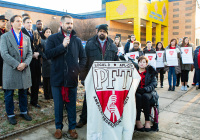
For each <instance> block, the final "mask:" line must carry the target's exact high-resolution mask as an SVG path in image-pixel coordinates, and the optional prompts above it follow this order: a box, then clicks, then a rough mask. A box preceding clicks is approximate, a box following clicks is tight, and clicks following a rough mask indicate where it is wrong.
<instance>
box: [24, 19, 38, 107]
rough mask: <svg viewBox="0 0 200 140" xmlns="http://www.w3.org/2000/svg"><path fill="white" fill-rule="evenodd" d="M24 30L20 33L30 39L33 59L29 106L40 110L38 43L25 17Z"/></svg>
mask: <svg viewBox="0 0 200 140" xmlns="http://www.w3.org/2000/svg"><path fill="white" fill-rule="evenodd" d="M23 25H24V28H22V32H23V33H24V34H26V35H27V36H29V37H30V40H31V48H32V52H33V59H32V61H31V64H30V68H31V78H32V87H31V101H30V103H31V105H32V106H34V107H37V108H40V105H39V104H38V92H39V84H40V81H41V63H40V55H39V52H38V51H39V42H40V40H38V37H37V36H34V35H33V30H32V20H31V18H30V17H25V18H24V19H23Z"/></svg>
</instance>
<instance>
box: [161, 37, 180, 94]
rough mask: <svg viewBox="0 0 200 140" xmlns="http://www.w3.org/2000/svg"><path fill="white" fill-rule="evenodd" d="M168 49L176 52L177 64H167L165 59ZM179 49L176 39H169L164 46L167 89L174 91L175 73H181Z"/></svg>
mask: <svg viewBox="0 0 200 140" xmlns="http://www.w3.org/2000/svg"><path fill="white" fill-rule="evenodd" d="M168 49H176V52H177V57H178V66H168V64H167V61H166V50H168ZM180 52H181V49H180V47H179V46H178V45H177V40H176V39H174V38H173V39H171V41H170V44H169V45H168V46H167V47H166V49H165V53H164V64H165V66H166V67H165V68H166V71H168V82H169V89H168V91H174V90H175V86H176V74H179V73H181V64H180V63H181V61H180V58H181V54H180ZM172 77H173V86H172Z"/></svg>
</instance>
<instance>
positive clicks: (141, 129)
mask: <svg viewBox="0 0 200 140" xmlns="http://www.w3.org/2000/svg"><path fill="white" fill-rule="evenodd" d="M135 130H136V131H139V132H144V131H145V128H144V127H142V128H137V126H135Z"/></svg>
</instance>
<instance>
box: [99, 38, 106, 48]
mask: <svg viewBox="0 0 200 140" xmlns="http://www.w3.org/2000/svg"><path fill="white" fill-rule="evenodd" d="M98 40H99V42H100V44H101V48H103V45H104V43H105V41H106V39H104V40H103V41H102V40H101V39H99V38H98Z"/></svg>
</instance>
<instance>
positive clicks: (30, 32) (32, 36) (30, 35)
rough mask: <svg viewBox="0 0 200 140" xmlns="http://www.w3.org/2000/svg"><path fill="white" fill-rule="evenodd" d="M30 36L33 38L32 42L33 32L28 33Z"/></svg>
mask: <svg viewBox="0 0 200 140" xmlns="http://www.w3.org/2000/svg"><path fill="white" fill-rule="evenodd" d="M28 33H29V35H30V36H31V40H33V34H32V32H31V31H28Z"/></svg>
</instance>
